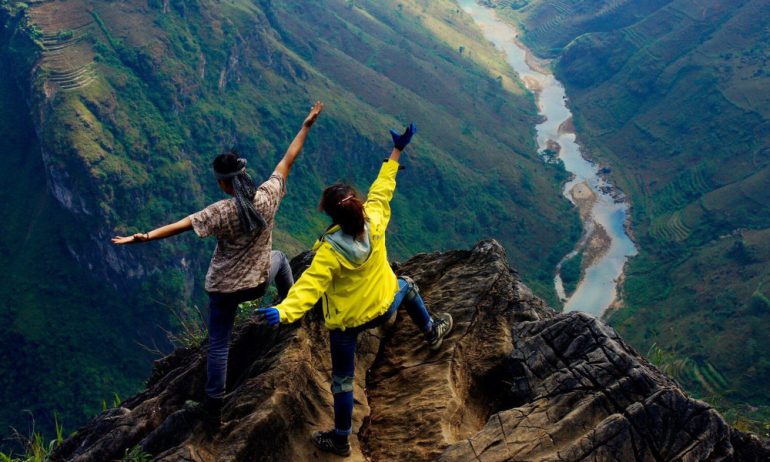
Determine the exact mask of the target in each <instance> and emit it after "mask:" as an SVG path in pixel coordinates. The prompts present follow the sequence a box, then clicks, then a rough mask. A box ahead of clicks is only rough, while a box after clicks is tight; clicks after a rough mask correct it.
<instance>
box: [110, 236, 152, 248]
mask: <svg viewBox="0 0 770 462" xmlns="http://www.w3.org/2000/svg"><path fill="white" fill-rule="evenodd" d="M146 241H149V236H148V235H147V234H146V233H136V234H134V235H133V236H125V237H124V236H115V237H113V238H112V243H113V244H116V245H123V244H137V243H139V242H146Z"/></svg>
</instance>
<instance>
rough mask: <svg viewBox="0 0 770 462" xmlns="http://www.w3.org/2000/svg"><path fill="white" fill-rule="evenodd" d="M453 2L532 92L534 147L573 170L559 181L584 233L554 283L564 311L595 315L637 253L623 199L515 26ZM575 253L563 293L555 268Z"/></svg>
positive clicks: (612, 297)
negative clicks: (577, 261)
mask: <svg viewBox="0 0 770 462" xmlns="http://www.w3.org/2000/svg"><path fill="white" fill-rule="evenodd" d="M457 3H458V4H459V5H460V7H461V8H463V10H465V12H466V13H468V14H469V15H470V16H471V17H473V19H474V20H475V22H476V24H478V26H479V27H480V28H481V30H482V31H483V33H484V36H485V37H486V38H487V39H488V40H489V41H491V42H492V43H493V44H494V45H495V46H496V47H497V48H498V49H499V50H501V51H503V52H504V53H505V56H506V59H507V61H508V63H509V64H510V65H511V67H513V69H514V70H515V71H516V72H517V73H518V74H519V76H520V78H521V79H522V80H523V81H524V83H525V84H526V86H527V88H529V89H530V90H531V91H533V92H534V93H535V96H536V100H537V104H538V107H539V111H540V114H541V115H542V116H544V118H545V121H544V122H542V123H540V124H538V125H537V127H536V129H537V144H538V147H539V149H540V150H541V152H542V151H543V150H546V149H550V150H551V151H558V156H559V158H560V159H561V160H562V161H563V162H564V167H565V168H566V169H567V171H569V172H570V173H571V174H572V175H573V178H572V179H571V180H570V181H569V182H567V183H566V184H565V185H564V195H565V196H566V197H567V199H569V200H570V201H571V202H573V203H574V204H575V205H577V206H578V207H579V209H580V215H581V218H582V219H583V225H584V226H583V229H584V234H583V237H582V239H581V241H580V242H579V243H578V245H577V247H576V249H575V250H574V251H573V252H570V253H569V254H568V255H566V256H565V257H564V259H563V260H562V263H560V264H559V267H558V268H557V275H556V278H555V280H554V284H555V286H556V292H557V294H558V295H559V297H561V298H562V300H563V301H564V311H576V310H577V311H584V312H587V313H590V314H592V315H594V316H601V315H602V314H603V313H604V312H605V310H606V309H607V308H609V307H610V306H612V305H613V303H614V302H615V301H616V298H617V287H618V283H619V281H620V280H621V278H622V276H623V268H624V266H625V263H626V261H627V259H628V258H629V257H631V256H634V255H636V253H637V249H636V246H635V245H634V242H633V241H632V240H631V239H630V238H629V236H628V234H627V232H626V226H625V225H626V218H627V216H628V203H627V202H626V201H625V200H624V199H623V197H622V195H621V194H620V193H618V192H616V191H615V190H614V188H613V187H612V185H611V184H608V183H607V182H606V181H605V180H604V179H603V178H602V177H601V176H600V174H599V167H598V166H597V165H596V164H594V163H593V162H590V161H588V160H586V159H585V158H584V157H583V155H582V153H581V150H580V146H579V145H578V144H577V143H576V141H575V137H576V136H575V133H574V128H573V127H572V123H571V121H572V113H571V112H570V110H569V108H568V107H567V96H566V93H565V90H564V86H563V85H562V84H561V82H559V81H558V80H556V78H555V77H554V76H553V74H551V73H549V72H548V71H546V70H543V69H540V66H537V64H532V63H531V62H529V61H532V62H534V61H535V60H534V59H530V60H528V59H527V53H528V51H527V50H525V49H524V48H522V46H521V45H520V44H519V43H518V42H517V41H516V35H517V32H516V29H515V28H513V27H512V26H511V25H510V24H508V23H506V22H504V21H502V20H500V19H498V18H497V15H496V14H495V10H493V9H489V8H486V7H483V6H480V5H479V4H477V3H476V1H475V0H458V2H457ZM531 64H532V65H531ZM613 196H615V197H613ZM579 252H581V253H582V256H583V257H582V258H583V261H584V264H583V267H584V270H583V271H582V273H581V277H580V280H579V282H578V284H577V287H576V289H575V290H574V292H573V293H572V294H570V295H569V296H567V295H566V294H565V291H564V287H563V284H562V280H561V277H560V276H559V274H558V273H559V271H558V270H559V269H560V268H561V264H563V263H564V262H565V261H567V260H569V259H571V258H573V257H575V255H577V254H578V253H579Z"/></svg>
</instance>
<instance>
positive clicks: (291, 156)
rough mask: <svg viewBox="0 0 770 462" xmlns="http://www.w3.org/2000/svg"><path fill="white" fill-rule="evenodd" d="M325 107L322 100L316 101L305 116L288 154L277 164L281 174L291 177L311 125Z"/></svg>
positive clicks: (276, 169) (287, 151) (276, 168)
mask: <svg viewBox="0 0 770 462" xmlns="http://www.w3.org/2000/svg"><path fill="white" fill-rule="evenodd" d="M323 109H324V105H323V103H322V102H320V101H316V102H315V104H313V107H312V108H310V113H309V114H308V115H307V117H306V118H305V121H304V122H302V128H300V130H299V132H298V133H297V135H296V136H295V137H294V140H293V141H292V142H291V144H290V145H289V148H288V149H286V154H284V155H283V159H281V161H280V162H278V165H276V166H275V172H276V173H279V174H281V175H282V176H283V177H284V178H288V177H289V172H290V171H291V167H292V166H293V165H294V161H295V160H296V159H297V156H298V155H299V153H300V151H302V145H304V144H305V138H307V134H308V133H310V127H312V126H313V124H314V123H315V121H316V119H317V118H318V115H319V114H320V113H321V111H323Z"/></svg>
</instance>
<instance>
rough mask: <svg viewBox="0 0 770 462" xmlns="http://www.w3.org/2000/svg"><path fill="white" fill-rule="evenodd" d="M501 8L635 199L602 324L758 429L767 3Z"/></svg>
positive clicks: (766, 354)
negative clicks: (616, 291) (674, 367)
mask: <svg viewBox="0 0 770 462" xmlns="http://www.w3.org/2000/svg"><path fill="white" fill-rule="evenodd" d="M499 3H500V5H499V6H500V10H499V11H501V12H504V14H506V15H509V16H510V17H512V18H513V19H515V20H516V21H518V22H519V24H520V25H521V27H522V29H523V31H524V34H523V36H522V39H523V40H524V41H525V42H526V43H527V44H528V45H529V46H531V47H532V48H533V49H534V50H536V51H537V52H538V53H540V54H542V55H544V56H549V57H555V58H556V62H555V70H556V73H557V75H558V76H559V78H560V79H561V80H562V81H563V82H564V83H565V85H566V87H567V90H568V94H569V95H570V101H571V105H572V107H573V110H574V113H575V123H576V125H577V126H578V129H579V131H580V134H581V140H582V142H583V143H584V144H586V145H587V147H588V151H589V153H590V155H591V156H594V157H595V158H596V159H598V160H599V161H601V162H606V163H607V164H609V165H612V166H613V170H614V171H613V172H612V176H613V179H614V180H615V181H616V182H617V183H618V184H619V185H620V186H621V187H622V188H623V189H624V190H626V192H628V193H630V196H631V199H632V201H633V218H634V232H635V233H636V237H637V238H638V241H639V244H640V255H639V257H637V258H635V259H634V260H633V261H632V262H631V263H630V265H629V268H628V270H629V271H628V277H627V279H626V282H625V284H624V292H625V302H626V305H627V307H626V308H625V309H623V310H621V311H619V312H617V313H614V314H612V316H611V317H610V322H611V323H612V324H613V325H615V326H616V327H617V328H618V329H619V331H620V332H621V333H622V334H623V335H624V336H625V337H626V338H627V339H628V340H629V341H630V342H631V343H632V344H634V345H635V346H636V347H637V348H640V349H642V350H643V351H647V350H648V349H649V348H651V346H652V345H654V344H655V345H657V348H660V349H662V351H663V352H664V353H665V354H669V355H671V358H672V361H675V362H677V363H678V364H680V365H684V366H683V367H682V368H681V369H682V370H681V375H682V379H683V380H684V382H685V383H686V384H687V386H688V388H691V389H692V390H695V391H697V393H698V394H699V395H700V396H703V397H711V398H713V399H714V402H718V403H719V404H720V405H721V406H724V408H727V409H731V413H732V414H735V413H738V414H741V415H743V416H744V417H743V418H746V416H749V417H748V419H753V420H765V421H768V420H769V419H770V407H768V406H770V395H768V394H767V391H766V388H767V387H766V384H767V382H768V380H770V303H769V302H768V295H770V240H769V239H768V237H770V92H768V91H767V88H768V86H770V74H768V63H770V27H769V26H768V21H767V18H768V17H770V4H768V2H766V1H762V0H740V1H733V2H724V1H717V0H708V1H700V0H699V1H695V0H661V1H648V2H634V1H622V0H584V1H578V2H564V1H546V0H543V1H530V2H528V5H527V6H524V7H521V8H518V9H516V10H514V9H513V8H509V7H508V6H509V5H508V4H507V2H499ZM741 403H748V404H749V406H748V407H745V406H742V405H740V404H741ZM752 413H753V416H752V415H751V414H752ZM748 423H749V424H750V423H751V422H748ZM754 428H755V429H759V428H761V426H759V425H756V426H755V427H754ZM764 431H765V432H766V431H767V430H766V429H764Z"/></svg>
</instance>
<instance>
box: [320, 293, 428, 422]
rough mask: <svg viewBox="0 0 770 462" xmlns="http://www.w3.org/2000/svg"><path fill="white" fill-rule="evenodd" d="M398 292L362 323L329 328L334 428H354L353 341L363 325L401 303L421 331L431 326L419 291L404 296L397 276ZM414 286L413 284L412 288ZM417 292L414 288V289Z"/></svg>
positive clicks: (371, 323)
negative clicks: (377, 314) (378, 312)
mask: <svg viewBox="0 0 770 462" xmlns="http://www.w3.org/2000/svg"><path fill="white" fill-rule="evenodd" d="M398 288H399V289H398V292H396V296H395V298H394V299H393V303H392V304H391V305H390V308H388V311H386V312H385V313H383V314H382V315H380V316H378V317H376V318H374V319H373V320H371V321H369V322H367V323H366V324H363V325H361V326H358V327H355V328H352V329H346V330H344V331H343V330H330V331H329V340H330V343H331V355H332V393H334V431H335V433H336V434H338V435H349V434H350V433H351V432H352V431H353V428H352V427H353V423H352V422H353V420H352V418H353V377H354V375H355V369H356V365H355V359H356V341H357V340H358V334H359V333H360V332H362V331H364V330H366V329H371V328H373V327H377V326H380V325H382V324H385V323H386V322H387V321H388V320H389V319H390V318H391V317H393V314H394V313H395V312H396V310H397V309H398V308H399V307H400V306H401V305H402V304H403V306H404V308H406V311H407V313H408V314H409V317H411V318H412V321H414V323H415V324H416V325H417V327H419V328H420V330H421V331H422V332H423V333H424V334H428V333H429V332H430V331H431V329H432V328H433V320H432V319H431V317H430V313H429V312H428V309H427V308H425V303H424V302H423V300H422V297H420V294H419V293H414V296H413V297H411V298H410V299H408V300H405V298H406V297H407V294H408V293H409V291H410V287H409V285H408V283H407V282H406V281H405V280H403V279H400V278H399V280H398ZM415 289H416V288H415ZM415 292H416V291H415Z"/></svg>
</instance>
